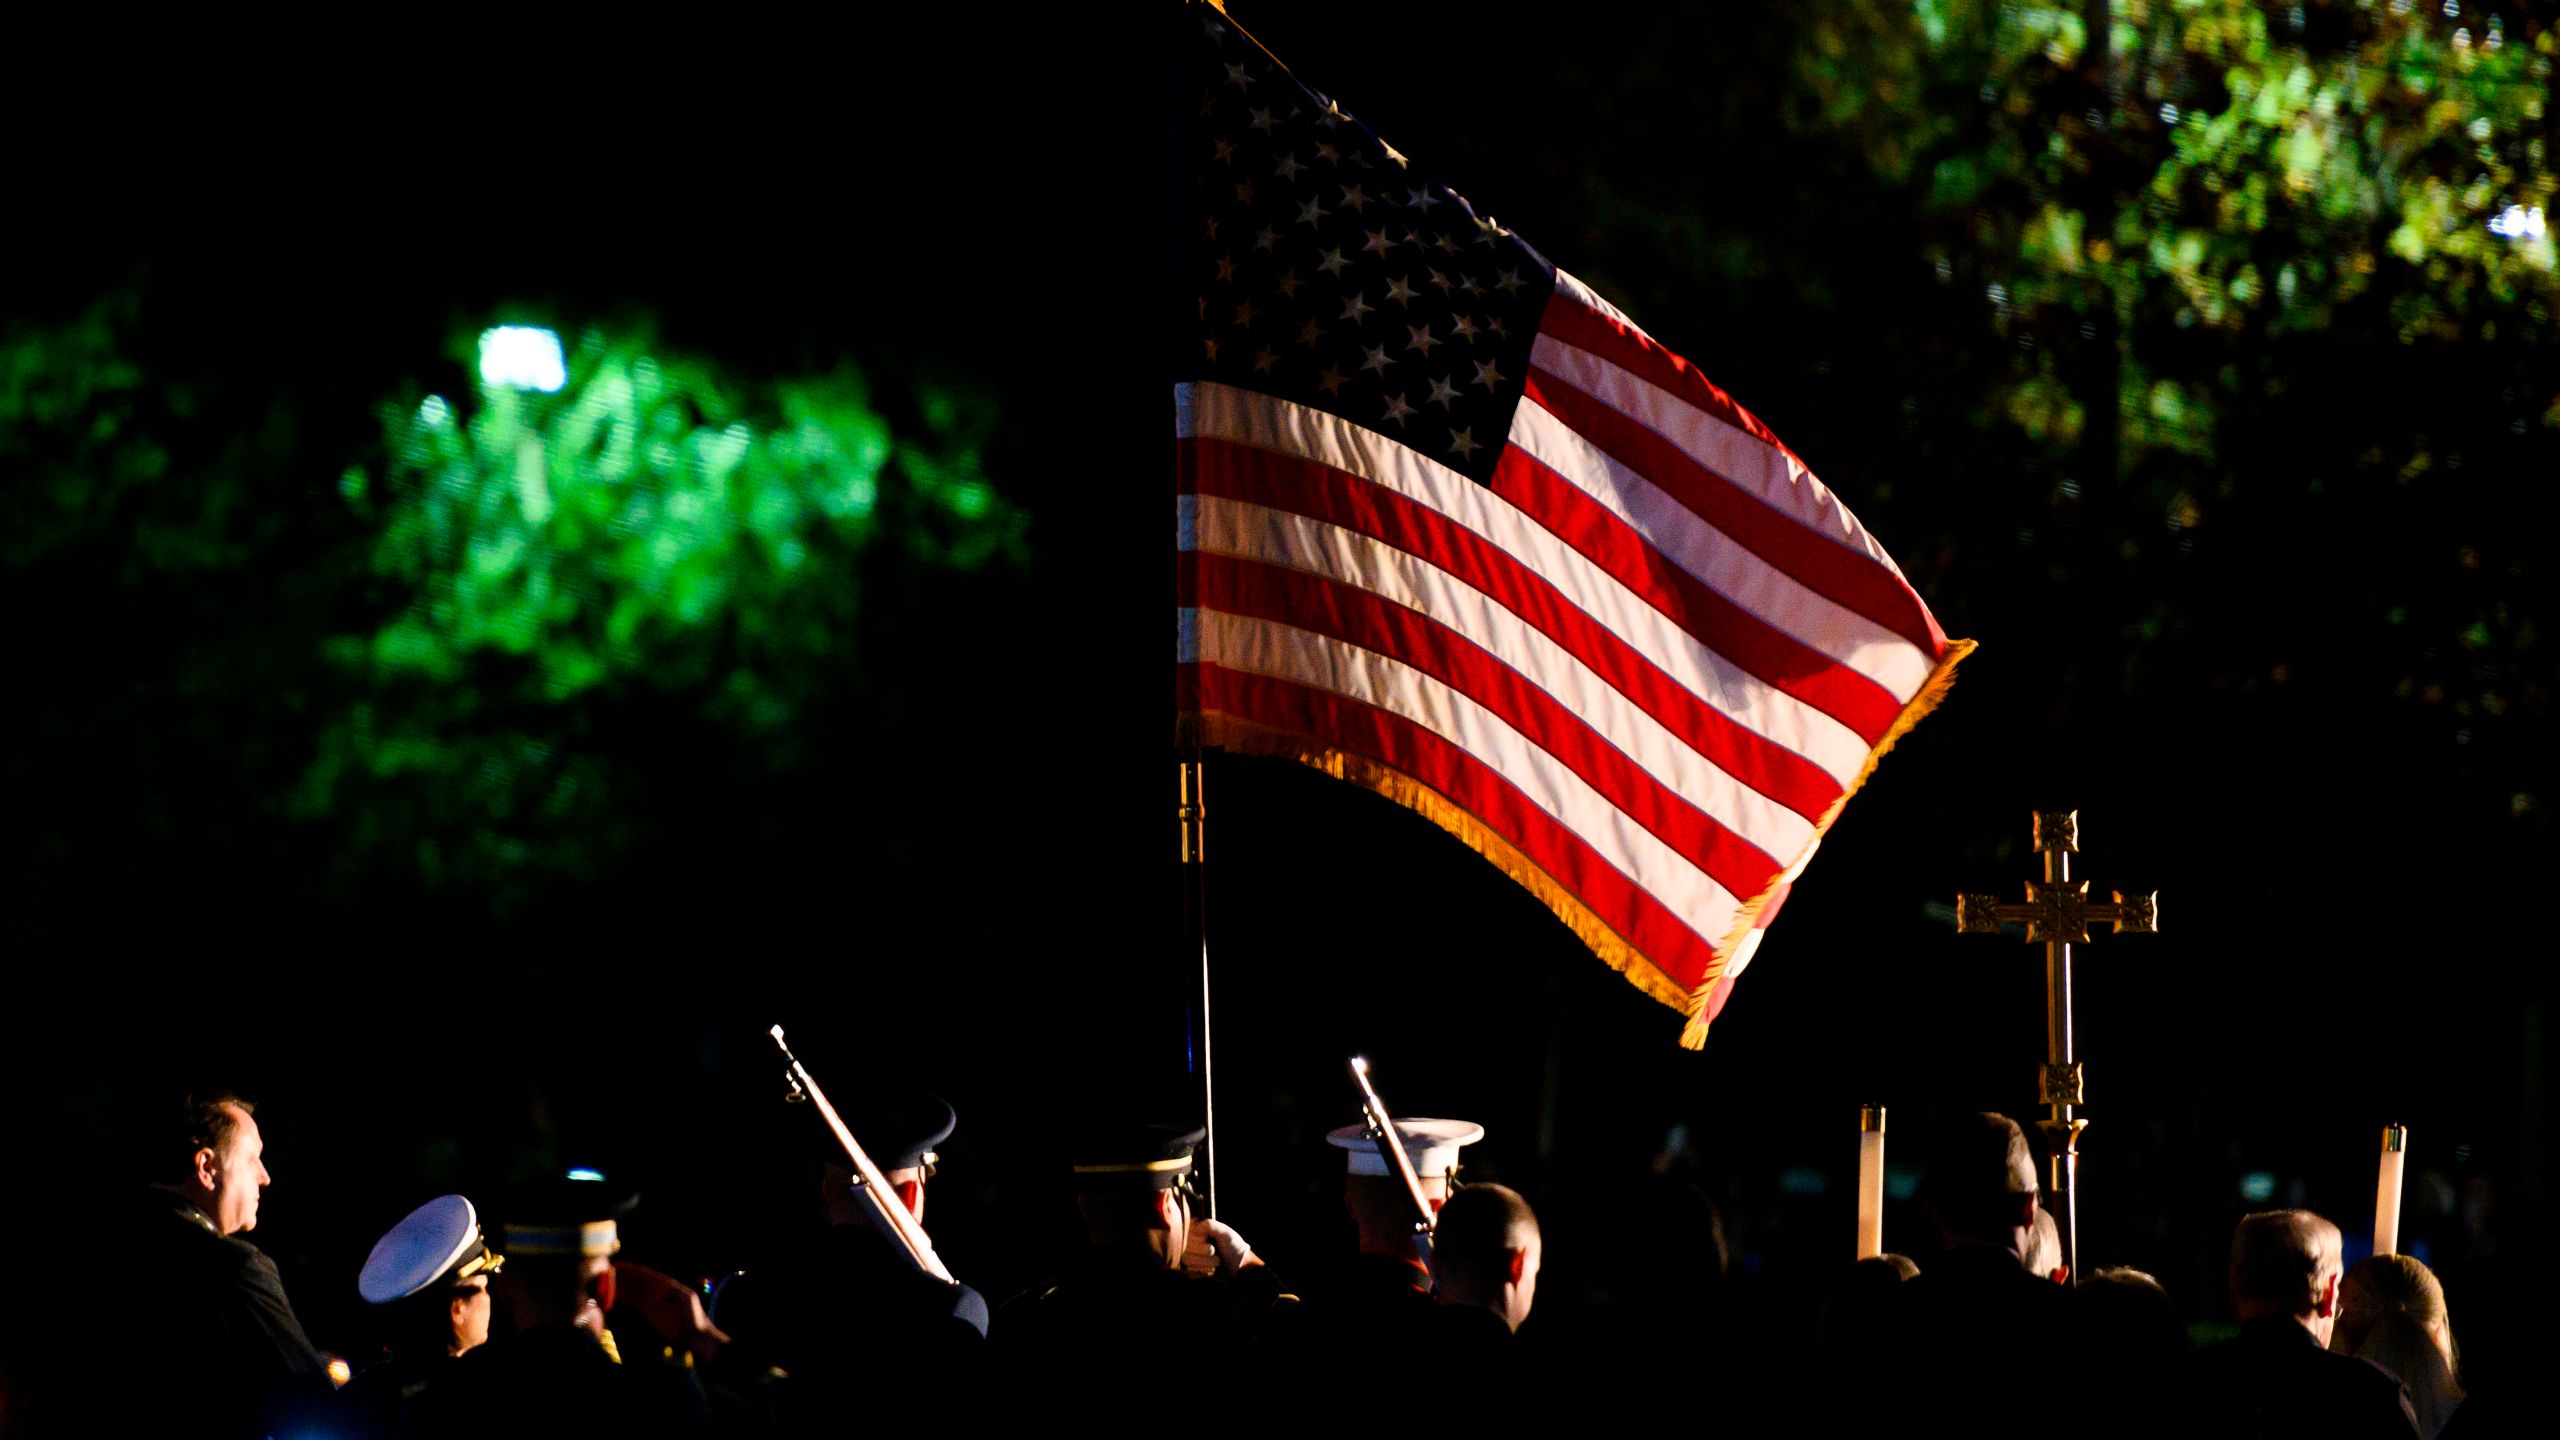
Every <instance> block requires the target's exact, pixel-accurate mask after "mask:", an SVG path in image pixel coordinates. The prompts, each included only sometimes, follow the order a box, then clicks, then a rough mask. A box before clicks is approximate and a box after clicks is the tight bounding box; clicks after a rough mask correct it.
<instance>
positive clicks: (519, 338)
mask: <svg viewBox="0 0 2560 1440" xmlns="http://www.w3.org/2000/svg"><path fill="white" fill-rule="evenodd" d="M480 379H481V381H482V382H483V383H485V384H490V385H499V386H504V387H505V388H507V389H510V390H539V391H541V392H542V393H543V394H545V395H552V394H557V393H558V392H559V390H560V387H561V386H563V385H566V384H568V383H569V366H568V362H567V361H566V359H564V358H563V357H562V355H561V353H560V337H559V336H557V335H554V334H552V333H551V332H550V331H548V330H544V329H541V328H540V327H538V326H533V325H501V326H499V327H497V328H496V329H494V330H484V331H482V332H480Z"/></svg>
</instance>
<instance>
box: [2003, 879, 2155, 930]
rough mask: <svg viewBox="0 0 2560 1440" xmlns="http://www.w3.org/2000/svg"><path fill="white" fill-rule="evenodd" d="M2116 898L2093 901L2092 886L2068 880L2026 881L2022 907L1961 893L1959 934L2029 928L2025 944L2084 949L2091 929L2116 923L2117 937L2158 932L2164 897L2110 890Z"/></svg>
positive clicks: (2083, 882)
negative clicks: (2090, 893)
mask: <svg viewBox="0 0 2560 1440" xmlns="http://www.w3.org/2000/svg"><path fill="white" fill-rule="evenodd" d="M2110 893H2112V894H2113V895H2114V897H2115V898H2114V900H2113V901H2112V902H2110V901H2104V900H2101V901H2092V900H2090V898H2089V882H2088V881H2086V880H2066V881H2063V882H2062V883H2060V884H2047V883H2039V882H2037V881H2034V880H2030V881H2028V882H2027V899H2026V903H2025V904H2023V905H2012V904H2009V903H2007V902H2005V901H2003V900H2001V899H2000V898H1999V897H1998V896H1996V895H1958V896H1957V897H1956V931H1957V933H1958V934H1963V935H1997V934H1999V933H2000V931H2001V928H2002V927H2003V926H2008V925H2024V926H2026V927H2027V942H2028V943H2029V944H2036V943H2039V942H2049V941H2060V942H2061V943H2063V944H2065V945H2083V944H2087V943H2088V940H2089V927H2090V926H2092V925H2112V926H2114V927H2115V932H2116V933H2117V934H2119V935H2149V934H2153V933H2155V932H2156V931H2158V930H2159V928H2160V893H2159V892H2158V891H2156V890H2155V891H2153V892H2151V893H2150V894H2148V895H2134V896H2127V895H2126V894H2125V893H2124V892H2123V891H2121V890H2117V891H2113V892H2110Z"/></svg>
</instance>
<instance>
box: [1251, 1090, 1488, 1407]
mask: <svg viewBox="0 0 2560 1440" xmlns="http://www.w3.org/2000/svg"><path fill="white" fill-rule="evenodd" d="M1395 1126H1396V1135H1397V1137H1398V1138H1400V1139H1401V1140H1403V1141H1404V1149H1405V1155H1406V1157H1407V1158H1409V1159H1411V1160H1412V1161H1413V1173H1414V1178H1415V1179H1417V1180H1419V1181H1420V1182H1421V1184H1422V1199H1423V1203H1425V1204H1427V1205H1429V1206H1430V1207H1431V1211H1432V1213H1433V1214H1434V1215H1437V1214H1438V1213H1439V1211H1440V1207H1441V1206H1443V1205H1445V1204H1447V1203H1448V1200H1449V1194H1450V1191H1451V1190H1452V1189H1453V1188H1455V1186H1456V1184H1457V1176H1458V1153H1459V1152H1460V1151H1461V1150H1463V1149H1465V1148H1466V1147H1467V1146H1469V1145H1473V1144H1474V1143H1476V1142H1477V1141H1479V1140H1482V1139H1483V1138H1484V1127H1483V1126H1481V1125H1478V1124H1476V1123H1475V1122H1474V1121H1472V1120H1435V1119H1425V1118H1421V1117H1414V1118H1410V1119H1406V1118H1399V1119H1398V1120H1397V1121H1396V1122H1395ZM1324 1138H1325V1140H1326V1141H1327V1142H1328V1143H1330V1144H1332V1145H1333V1146H1335V1147H1336V1148H1338V1149H1340V1150H1342V1151H1344V1152H1345V1154H1344V1159H1345V1161H1346V1162H1347V1163H1346V1164H1345V1166H1344V1169H1345V1171H1346V1173H1345V1174H1344V1176H1343V1184H1342V1207H1343V1209H1344V1210H1345V1211H1346V1212H1347V1213H1348V1214H1349V1215H1350V1217H1351V1224H1352V1227H1353V1230H1354V1231H1355V1233H1356V1237H1357V1248H1356V1250H1355V1251H1354V1252H1353V1253H1352V1254H1351V1255H1349V1256H1347V1257H1344V1258H1342V1259H1340V1260H1338V1261H1337V1262H1336V1263H1335V1264H1333V1265H1331V1266H1329V1267H1327V1268H1326V1269H1325V1271H1324V1272H1323V1273H1321V1274H1320V1275H1319V1276H1318V1277H1317V1282H1316V1283H1315V1284H1314V1285H1312V1286H1310V1287H1309V1289H1308V1293H1307V1299H1306V1303H1305V1304H1304V1305H1301V1306H1299V1307H1297V1309H1296V1310H1295V1311H1294V1312H1293V1313H1292V1314H1291V1315H1290V1316H1289V1317H1288V1323H1287V1324H1286V1325H1285V1326H1283V1327H1281V1329H1280V1330H1279V1331H1278V1333H1276V1334H1275V1336H1274V1337H1273V1343H1274V1345H1275V1347H1276V1348H1278V1349H1279V1350H1280V1351H1282V1352H1283V1356H1284V1360H1285V1362H1287V1363H1296V1362H1299V1361H1304V1362H1306V1363H1319V1362H1320V1361H1321V1358H1322V1357H1323V1356H1325V1355H1339V1354H1343V1353H1346V1349H1347V1348H1348V1347H1357V1348H1360V1349H1363V1350H1366V1349H1368V1348H1369V1347H1374V1346H1382V1345H1384V1346H1399V1347H1405V1348H1406V1349H1408V1350H1409V1349H1410V1347H1411V1346H1413V1345H1414V1344H1416V1343H1419V1341H1420V1340H1421V1338H1422V1337H1423V1336H1424V1335H1425V1334H1426V1333H1428V1332H1430V1331H1431V1330H1432V1328H1433V1325H1434V1319H1433V1316H1434V1312H1435V1311H1436V1309H1437V1306H1436V1305H1435V1303H1434V1302H1433V1300H1432V1297H1431V1288H1432V1277H1431V1270H1430V1267H1429V1266H1428V1265H1427V1264H1426V1263H1425V1262H1424V1260H1423V1255H1424V1253H1425V1252H1424V1247H1423V1244H1422V1241H1421V1238H1420V1237H1419V1236H1418V1235H1417V1234H1416V1233H1415V1231H1414V1220H1415V1215H1414V1210H1413V1199H1412V1197H1411V1196H1410V1195H1408V1194H1407V1193H1406V1191H1405V1188H1404V1181H1403V1179H1402V1178H1401V1177H1399V1176H1398V1175H1397V1174H1396V1172H1395V1167H1394V1166H1393V1165H1392V1164H1390V1163H1389V1162H1388V1160H1387V1157H1385V1156H1384V1155H1381V1154H1379V1153H1378V1143H1377V1142H1376V1141H1375V1140H1373V1139H1371V1138H1370V1137H1369V1131H1368V1128H1367V1127H1366V1126H1363V1125H1345V1126H1342V1127H1341V1128H1339V1129H1337V1130H1332V1131H1329V1132H1327V1133H1326V1135H1325V1137H1324Z"/></svg>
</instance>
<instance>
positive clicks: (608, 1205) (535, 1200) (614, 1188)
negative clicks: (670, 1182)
mask: <svg viewBox="0 0 2560 1440" xmlns="http://www.w3.org/2000/svg"><path fill="white" fill-rule="evenodd" d="M639 1203H640V1197H639V1195H637V1194H636V1193H634V1192H633V1191H632V1190H631V1189H630V1188H629V1187H628V1186H624V1185H618V1184H615V1183H614V1182H613V1181H611V1180H608V1179H606V1178H605V1177H604V1175H603V1173H602V1172H600V1171H596V1170H589V1169H585V1168H583V1167H582V1168H579V1169H574V1170H570V1171H568V1172H567V1173H566V1174H564V1175H561V1176H560V1177H558V1178H556V1179H554V1178H550V1177H544V1178H540V1179H535V1180H528V1181H525V1182H524V1183H522V1184H519V1185H516V1186H513V1187H511V1188H509V1189H508V1190H507V1191H506V1193H505V1194H504V1195H502V1196H501V1197H500V1198H499V1201H498V1209H497V1218H498V1224H499V1227H500V1229H501V1230H503V1231H504V1232H505V1235H506V1249H507V1253H508V1254H510V1255H611V1254H613V1253H614V1252H615V1251H617V1250H620V1249H621V1248H622V1231H621V1226H620V1222H621V1220H622V1218H623V1217H624V1216H626V1215H629V1214H630V1213H631V1211H632V1208H633V1207H634V1206H636V1205H638V1204H639Z"/></svg>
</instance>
